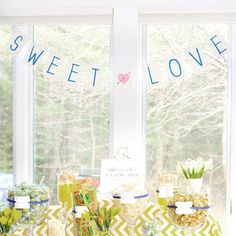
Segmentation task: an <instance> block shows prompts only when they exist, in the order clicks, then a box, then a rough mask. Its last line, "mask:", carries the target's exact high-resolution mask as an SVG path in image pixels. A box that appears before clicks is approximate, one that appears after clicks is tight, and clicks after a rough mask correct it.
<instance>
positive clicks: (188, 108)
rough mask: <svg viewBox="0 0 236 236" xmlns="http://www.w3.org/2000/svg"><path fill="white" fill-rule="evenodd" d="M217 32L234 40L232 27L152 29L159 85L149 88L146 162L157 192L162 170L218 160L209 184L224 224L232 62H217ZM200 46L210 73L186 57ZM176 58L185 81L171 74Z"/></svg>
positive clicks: (150, 50) (151, 57)
mask: <svg viewBox="0 0 236 236" xmlns="http://www.w3.org/2000/svg"><path fill="white" fill-rule="evenodd" d="M215 31H218V32H220V34H221V36H222V37H223V39H224V41H225V42H228V25H226V24H225V25H219V24H218V25H217V24H214V25H210V24H208V25H196V24H195V25H192V24H189V25H188V24H185V25H148V27H147V55H148V64H149V65H150V67H152V68H153V69H152V73H153V77H155V78H158V81H159V83H158V84H157V85H150V83H148V86H147V123H146V150H147V153H146V158H147V159H146V163H147V170H148V171H147V175H148V177H147V178H148V179H150V180H152V181H150V182H149V187H150V188H152V189H153V188H155V187H156V179H157V174H158V173H159V172H160V171H162V170H166V171H175V170H176V165H177V163H178V162H182V161H185V160H186V159H188V158H190V159H196V158H198V157H202V158H203V159H209V158H210V159H212V160H213V164H214V168H213V170H212V171H211V173H210V174H209V176H208V178H207V179H208V181H207V183H206V185H207V186H209V187H211V188H210V189H211V193H210V194H211V195H210V196H211V204H212V206H213V210H214V214H216V215H217V217H218V218H219V219H221V220H222V221H223V219H226V192H227V189H226V186H227V168H226V162H227V145H226V141H227V120H228V112H227V108H228V100H227V99H228V74H229V72H228V64H229V62H228V57H227V56H225V57H222V58H218V59H217V60H215V58H216V56H215V54H214V49H213V48H212V46H211V44H210V40H209V39H210V38H211V36H212V34H213V33H214V32H215ZM196 46H198V48H199V50H200V51H201V57H202V63H203V64H204V69H203V68H202V69H201V68H200V66H199V65H197V64H195V65H194V63H191V62H190V60H191V58H190V59H189V55H188V54H187V53H186V52H188V50H193V51H194V50H196ZM170 58H177V59H178V60H179V61H181V65H182V69H183V76H182V77H181V78H174V77H173V76H171V74H168V62H169V59H170ZM152 65H153V66H152ZM155 66H156V67H155ZM148 82H149V81H148ZM219 190H220V191H219ZM223 216H224V217H223ZM222 223H223V224H224V223H225V222H222ZM224 226H225V224H224Z"/></svg>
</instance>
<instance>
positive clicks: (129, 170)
mask: <svg viewBox="0 0 236 236" xmlns="http://www.w3.org/2000/svg"><path fill="white" fill-rule="evenodd" d="M144 180H145V175H144V168H143V164H142V162H139V161H137V160H125V159H103V160H102V166H101V181H100V182H101V184H100V189H101V191H102V192H113V190H114V189H117V188H119V187H120V186H122V185H125V184H130V185H135V186H137V187H140V188H142V187H143V186H144Z"/></svg>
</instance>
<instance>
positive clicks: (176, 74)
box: [169, 58, 182, 77]
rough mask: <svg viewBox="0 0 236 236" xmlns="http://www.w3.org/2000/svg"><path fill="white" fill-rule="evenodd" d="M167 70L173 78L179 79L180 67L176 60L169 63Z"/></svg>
mask: <svg viewBox="0 0 236 236" xmlns="http://www.w3.org/2000/svg"><path fill="white" fill-rule="evenodd" d="M173 69H174V70H173ZM169 70H170V73H171V74H172V75H173V76H174V77H180V76H181V75H182V67H181V65H180V63H179V61H178V60H177V59H174V58H173V59H171V60H170V61H169Z"/></svg>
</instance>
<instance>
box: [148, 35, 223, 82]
mask: <svg viewBox="0 0 236 236" xmlns="http://www.w3.org/2000/svg"><path fill="white" fill-rule="evenodd" d="M210 43H211V44H212V46H213V48H214V49H215V50H216V53H217V54H218V55H223V54H224V53H226V51H227V48H226V47H225V46H223V45H222V41H221V40H220V39H219V36H218V35H217V34H215V35H214V36H213V37H211V38H210ZM188 55H189V57H190V59H192V60H194V62H195V63H196V64H197V65H198V66H200V67H203V66H204V64H203V60H202V56H201V53H200V50H199V48H196V49H195V52H188ZM168 69H169V72H170V73H171V75H172V76H173V77H175V78H180V77H181V76H182V74H183V69H182V64H181V62H180V61H179V60H178V59H176V58H172V59H170V60H169V63H168ZM147 71H148V76H149V78H150V81H151V83H152V84H157V83H158V81H155V80H154V79H153V77H152V73H151V69H150V67H149V66H148V67H147Z"/></svg>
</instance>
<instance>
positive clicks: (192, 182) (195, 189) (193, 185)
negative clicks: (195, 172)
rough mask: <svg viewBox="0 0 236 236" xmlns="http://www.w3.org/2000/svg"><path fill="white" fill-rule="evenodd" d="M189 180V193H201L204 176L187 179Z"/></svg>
mask: <svg viewBox="0 0 236 236" xmlns="http://www.w3.org/2000/svg"><path fill="white" fill-rule="evenodd" d="M187 181H188V192H189V193H200V192H201V189H202V178H199V179H187Z"/></svg>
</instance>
